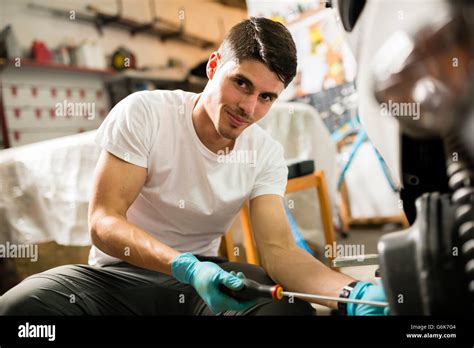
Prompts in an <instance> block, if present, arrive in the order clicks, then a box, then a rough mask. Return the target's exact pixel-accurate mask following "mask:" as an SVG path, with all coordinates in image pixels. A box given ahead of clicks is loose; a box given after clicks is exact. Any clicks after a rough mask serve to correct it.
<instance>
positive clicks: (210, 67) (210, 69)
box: [206, 52, 221, 80]
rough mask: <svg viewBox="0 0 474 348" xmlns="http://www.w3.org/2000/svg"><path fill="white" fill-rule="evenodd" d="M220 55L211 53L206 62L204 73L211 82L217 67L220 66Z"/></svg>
mask: <svg viewBox="0 0 474 348" xmlns="http://www.w3.org/2000/svg"><path fill="white" fill-rule="evenodd" d="M220 60H221V55H220V54H219V52H212V53H211V56H210V57H209V60H208V61H207V67H206V73H207V77H208V78H209V80H212V79H213V77H214V74H215V73H216V70H217V67H218V66H219V64H220Z"/></svg>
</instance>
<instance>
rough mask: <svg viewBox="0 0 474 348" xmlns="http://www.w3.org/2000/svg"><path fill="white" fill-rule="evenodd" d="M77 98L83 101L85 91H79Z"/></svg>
mask: <svg viewBox="0 0 474 348" xmlns="http://www.w3.org/2000/svg"><path fill="white" fill-rule="evenodd" d="M79 96H80V97H81V99H84V97H85V96H86V91H84V90H83V89H82V88H81V89H80V90H79Z"/></svg>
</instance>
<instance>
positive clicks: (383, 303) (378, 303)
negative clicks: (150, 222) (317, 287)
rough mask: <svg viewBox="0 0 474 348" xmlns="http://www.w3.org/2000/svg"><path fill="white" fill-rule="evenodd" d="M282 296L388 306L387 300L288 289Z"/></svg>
mask: <svg viewBox="0 0 474 348" xmlns="http://www.w3.org/2000/svg"><path fill="white" fill-rule="evenodd" d="M283 296H288V297H290V296H293V297H296V298H301V299H313V300H330V301H337V302H346V303H359V304H367V305H371V306H378V307H388V302H379V301H364V300H352V299H349V298H339V297H332V296H323V295H312V294H303V293H299V292H290V291H283Z"/></svg>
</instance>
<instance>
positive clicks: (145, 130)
mask: <svg viewBox="0 0 474 348" xmlns="http://www.w3.org/2000/svg"><path fill="white" fill-rule="evenodd" d="M197 97H198V95H197V94H194V93H189V92H183V91H159V90H158V91H143V92H137V93H134V94H132V95H130V96H128V97H127V98H125V99H124V100H122V101H121V102H120V103H118V104H117V105H116V106H115V107H114V108H113V109H112V111H111V112H110V114H109V115H108V116H107V118H106V119H105V121H104V123H103V124H102V126H101V127H100V128H99V130H98V132H97V137H96V142H97V143H98V144H99V145H100V146H101V147H102V148H103V149H105V150H107V151H108V152H110V153H112V154H113V155H115V156H117V157H119V158H121V159H123V160H125V161H127V162H130V163H133V164H135V165H137V166H141V167H144V168H147V179H146V183H145V185H144V187H143V188H142V190H141V192H140V194H139V195H138V197H137V199H136V200H135V201H134V202H133V203H132V205H131V206H130V208H129V210H128V212H127V219H128V221H130V222H131V223H133V224H135V225H137V226H139V227H140V228H142V229H143V230H145V231H147V232H149V233H150V234H152V235H153V236H155V237H156V238H157V239H158V240H160V241H161V242H163V243H165V244H167V245H169V246H170V247H172V248H175V249H176V250H178V251H180V252H191V253H194V254H201V255H211V256H212V255H217V251H218V248H219V243H220V238H221V236H222V235H223V234H224V233H225V232H226V230H227V229H228V227H229V226H230V224H231V222H232V220H233V218H234V217H235V215H236V214H237V213H238V212H239V210H240V208H241V206H242V204H243V203H244V202H245V201H246V200H247V199H252V198H255V197H257V196H260V195H264V194H276V195H280V196H283V195H284V192H285V187H286V180H287V174H288V169H287V166H286V163H285V160H284V156H283V148H282V146H281V145H280V144H279V143H278V142H276V141H275V140H273V139H272V138H271V137H270V135H269V134H267V133H266V132H265V131H264V130H263V129H261V128H260V126H258V125H252V126H250V127H248V128H247V129H245V130H244V131H243V132H242V134H241V135H240V136H239V137H238V138H237V140H236V143H235V145H234V149H233V150H232V151H231V152H230V153H229V154H215V153H213V152H211V151H210V150H209V149H208V148H207V147H206V146H205V145H204V144H202V142H201V141H200V139H199V137H198V136H197V133H196V131H195V129H194V126H193V122H192V110H193V107H194V104H195V102H196V100H197ZM117 261H119V260H118V259H116V258H113V257H111V256H109V255H107V254H105V253H103V252H102V251H100V250H99V249H98V248H96V247H94V246H93V247H92V249H91V253H90V255H89V264H91V265H104V264H109V263H114V262H117Z"/></svg>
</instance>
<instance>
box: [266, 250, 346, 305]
mask: <svg viewBox="0 0 474 348" xmlns="http://www.w3.org/2000/svg"><path fill="white" fill-rule="evenodd" d="M262 261H264V262H263V263H264V268H265V270H266V271H267V273H268V274H269V276H270V277H271V278H272V279H273V280H274V281H275V282H276V283H278V284H280V285H281V286H282V287H283V289H285V290H288V291H294V292H302V293H309V294H316V295H324V296H333V297H338V296H339V294H340V292H341V290H342V288H343V287H344V286H345V285H347V284H349V283H351V282H352V281H354V279H352V278H351V277H349V276H347V275H345V274H342V273H339V272H335V271H333V270H331V269H330V268H328V267H326V266H325V265H324V264H322V263H321V262H320V261H318V260H316V259H315V258H314V257H313V256H311V255H310V254H308V253H307V252H306V251H304V250H302V249H300V248H298V247H297V246H294V247H292V248H279V247H273V248H272V251H271V252H268V253H267V256H265V257H263V258H262ZM311 302H315V303H319V304H322V305H325V306H328V307H331V308H334V309H337V302H336V301H323V300H321V301H311Z"/></svg>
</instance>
